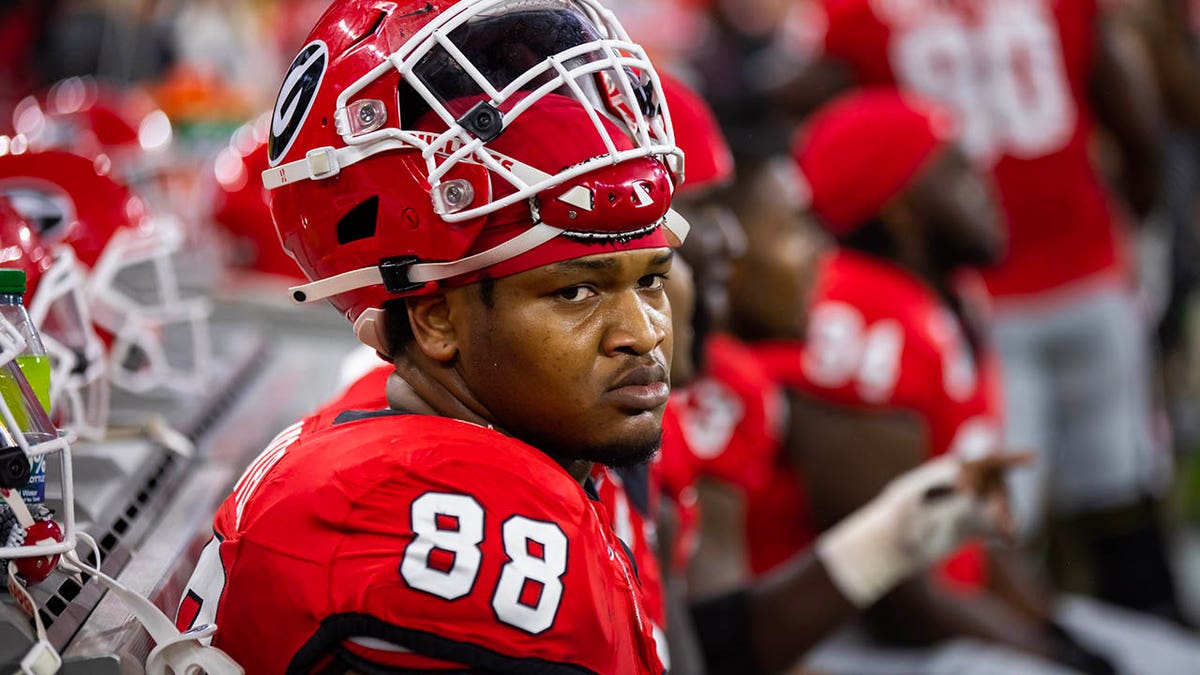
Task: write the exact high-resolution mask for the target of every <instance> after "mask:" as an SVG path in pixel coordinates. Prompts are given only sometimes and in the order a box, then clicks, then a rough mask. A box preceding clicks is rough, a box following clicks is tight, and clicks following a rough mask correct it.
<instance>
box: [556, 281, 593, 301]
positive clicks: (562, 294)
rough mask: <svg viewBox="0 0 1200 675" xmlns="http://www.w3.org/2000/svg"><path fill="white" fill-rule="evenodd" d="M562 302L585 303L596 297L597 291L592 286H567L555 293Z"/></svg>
mask: <svg viewBox="0 0 1200 675" xmlns="http://www.w3.org/2000/svg"><path fill="white" fill-rule="evenodd" d="M554 295H555V296H556V297H558V298H559V299H560V300H565V301H567V302H583V301H584V300H587V299H588V298H593V297H595V296H596V290H595V289H593V288H592V287H590V286H582V285H580V286H567V287H566V288H560V289H559V290H557V291H555V292H554Z"/></svg>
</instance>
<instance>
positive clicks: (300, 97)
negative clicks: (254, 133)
mask: <svg viewBox="0 0 1200 675" xmlns="http://www.w3.org/2000/svg"><path fill="white" fill-rule="evenodd" d="M328 64H329V49H328V48H327V47H326V46H325V43H324V42H321V41H320V40H317V41H315V42H310V43H309V44H307V45H305V46H304V48H303V49H301V50H300V54H299V55H298V56H296V60H295V61H292V65H291V67H290V68H288V71H287V75H286V76H285V77H284V78H283V86H282V87H280V88H279V98H277V99H275V111H274V113H272V114H271V139H270V141H269V142H268V144H267V157H268V158H269V159H270V162H271V166H275V165H276V164H278V163H279V160H281V159H283V156H284V155H286V154H287V152H288V150H290V149H291V147H292V142H293V141H295V140H296V132H297V131H299V130H300V127H301V126H302V125H303V124H304V120H305V118H307V117H308V113H309V111H310V110H312V104H313V100H314V99H316V97H317V90H318V89H320V88H321V80H322V79H323V78H324V77H325V67H326V66H327V65H328Z"/></svg>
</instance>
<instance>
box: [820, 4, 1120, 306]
mask: <svg viewBox="0 0 1200 675" xmlns="http://www.w3.org/2000/svg"><path fill="white" fill-rule="evenodd" d="M824 2H825V9H826V12H827V33H826V38H825V51H826V53H827V54H828V55H830V56H833V57H835V58H837V59H839V60H841V61H843V62H845V63H847V64H849V65H850V67H851V69H852V71H853V72H854V73H855V75H856V78H857V80H858V81H859V82H860V83H862V84H900V85H903V86H905V87H908V88H911V89H913V90H915V91H919V92H922V93H924V94H925V95H927V96H930V97H932V98H935V99H937V100H940V101H942V102H943V103H945V104H947V105H949V106H951V107H952V108H954V109H955V110H957V111H958V112H959V114H960V116H961V122H962V125H963V141H964V145H965V146H966V149H967V151H968V152H969V153H970V154H971V155H972V156H973V157H975V158H976V159H977V160H978V161H979V162H980V163H981V164H982V165H983V166H985V167H989V168H990V169H991V171H992V175H993V177H994V179H995V185H996V188H997V190H998V192H999V197H1000V204H1001V207H1002V210H1003V213H1004V216H1005V220H1006V222H1007V227H1008V232H1009V251H1008V255H1007V257H1006V258H1005V260H1004V262H1003V263H1002V264H1001V265H1000V266H999V267H997V268H996V269H994V270H989V271H988V273H987V274H986V276H985V281H986V282H987V284H988V288H989V290H990V291H991V292H992V294H993V295H996V296H1017V295H1030V294H1035V293H1039V292H1042V291H1045V290H1049V289H1053V288H1057V287H1060V286H1062V285H1064V284H1067V283H1070V282H1073V281H1077V280H1080V279H1084V278H1087V277H1091V276H1095V275H1102V274H1110V275H1111V274H1115V273H1117V272H1118V271H1120V270H1121V268H1122V263H1121V255H1120V247H1119V246H1118V241H1119V240H1118V234H1117V226H1116V219H1115V216H1114V212H1113V210H1112V208H1111V203H1110V201H1109V200H1110V197H1109V195H1108V192H1107V190H1106V189H1105V186H1104V183H1103V181H1102V179H1101V177H1100V175H1099V173H1098V171H1097V170H1096V168H1095V167H1094V166H1093V164H1092V161H1091V158H1090V156H1089V153H1088V140H1089V138H1090V137H1091V135H1092V133H1093V127H1094V120H1093V114H1092V112H1091V106H1090V104H1089V103H1088V99H1087V85H1088V79H1089V77H1090V75H1091V68H1092V62H1093V59H1094V52H1095V45H1094V44H1093V43H1094V41H1095V40H1094V36H1095V25H1096V21H1097V13H1098V9H1097V7H1096V0H824Z"/></svg>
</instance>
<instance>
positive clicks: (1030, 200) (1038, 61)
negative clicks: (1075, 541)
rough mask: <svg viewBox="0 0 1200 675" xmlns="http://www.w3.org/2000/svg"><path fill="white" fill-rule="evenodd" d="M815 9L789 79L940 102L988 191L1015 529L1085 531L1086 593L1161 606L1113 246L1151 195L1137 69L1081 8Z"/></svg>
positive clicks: (1006, 1) (1121, 281)
mask: <svg viewBox="0 0 1200 675" xmlns="http://www.w3.org/2000/svg"><path fill="white" fill-rule="evenodd" d="M820 5H821V7H822V8H823V10H824V16H823V19H822V23H823V25H824V27H825V33H824V40H823V41H822V42H821V43H820V44H819V45H818V48H819V50H820V51H821V54H820V56H819V58H817V59H816V60H815V61H814V64H813V65H812V66H811V67H810V68H809V69H808V70H807V71H806V72H807V73H810V74H812V77H811V78H809V77H808V76H807V75H805V76H801V77H800V78H799V79H798V80H797V81H796V83H795V84H796V86H797V87H800V88H803V87H804V86H805V84H804V82H806V81H808V82H813V81H815V82H820V83H826V82H828V81H829V80H830V79H831V78H830V76H829V73H831V72H840V73H842V74H843V75H846V74H848V75H849V79H850V80H851V81H852V82H854V83H857V84H880V85H902V86H905V87H907V88H909V89H912V90H914V91H917V92H920V93H922V94H925V95H927V96H929V97H931V98H933V99H934V100H937V101H940V102H942V103H944V104H945V105H947V106H949V107H950V108H952V109H953V110H954V111H955V113H956V114H958V115H959V116H960V118H961V120H962V124H963V146H964V149H965V150H966V151H967V153H968V156H969V157H970V159H972V160H973V161H974V162H975V163H976V164H977V165H978V166H980V167H982V168H984V169H986V170H988V171H990V173H991V177H992V179H993V180H994V182H995V184H996V187H997V188H998V191H999V203H1000V206H1001V209H1002V215H1003V221H1004V224H1005V229H1006V232H1007V239H1008V242H1009V243H1008V249H1007V252H1006V253H1005V255H1004V256H1003V257H1002V259H1001V260H1000V262H999V264H998V265H996V266H994V267H993V268H991V269H989V270H987V271H986V272H985V273H984V283H985V284H986V287H987V290H988V293H989V294H990V296H991V297H992V302H993V307H994V315H995V320H994V322H993V324H992V326H993V327H992V331H993V333H994V335H993V337H994V340H995V343H996V346H997V348H998V351H999V353H1000V357H1001V359H1000V366H1001V367H1002V368H1003V369H1004V370H1005V373H1004V375H1005V376H1004V393H1003V396H1004V398H1005V408H1006V410H1007V411H1008V412H1009V413H1010V414H1009V415H1007V416H1006V428H1005V439H1006V442H1007V443H1008V444H1009V445H1010V446H1012V447H1022V448H1029V449H1031V450H1033V451H1035V453H1037V454H1036V455H1035V461H1034V462H1033V463H1032V464H1031V465H1030V467H1028V468H1026V469H1023V470H1021V471H1018V472H1015V473H1014V474H1013V480H1012V483H1013V489H1014V493H1013V499H1014V502H1013V504H1014V514H1015V516H1016V518H1017V521H1018V523H1019V525H1020V526H1021V528H1022V531H1023V533H1024V535H1025V537H1026V538H1029V537H1032V536H1034V535H1035V534H1039V533H1041V532H1043V529H1042V527H1041V525H1042V523H1043V522H1044V521H1045V518H1047V517H1053V518H1055V519H1057V520H1059V521H1061V522H1063V523H1064V525H1063V527H1062V528H1061V529H1063V530H1064V531H1072V532H1076V533H1086V542H1084V545H1083V547H1082V548H1083V549H1085V550H1086V551H1087V552H1088V555H1087V556H1085V557H1086V559H1087V560H1088V561H1089V562H1090V566H1091V567H1090V568H1091V569H1092V570H1093V574H1094V578H1095V588H1094V590H1095V592H1096V593H1097V594H1098V595H1099V596H1100V597H1102V598H1107V599H1109V600H1112V601H1114V602H1118V603H1120V604H1124V605H1127V606H1130V607H1134V608H1141V609H1163V610H1164V611H1166V612H1168V613H1176V612H1175V611H1174V610H1173V609H1172V608H1173V606H1174V598H1173V596H1174V585H1173V582H1172V575H1171V572H1170V569H1169V566H1168V565H1167V561H1166V559H1165V550H1164V540H1163V535H1162V533H1161V531H1160V529H1159V526H1158V522H1157V518H1156V517H1155V515H1154V508H1153V501H1152V499H1153V498H1154V497H1155V496H1157V495H1159V494H1160V493H1161V491H1162V489H1163V488H1164V487H1165V486H1166V485H1168V484H1169V479H1170V474H1169V461H1168V458H1167V457H1165V456H1164V454H1163V453H1162V452H1161V448H1159V447H1157V446H1155V444H1153V443H1152V440H1151V436H1150V419H1149V413H1150V399H1149V375H1148V371H1147V361H1148V357H1147V349H1146V344H1147V335H1148V331H1149V329H1148V327H1147V325H1146V324H1147V321H1146V320H1145V319H1144V317H1143V316H1141V315H1140V314H1139V310H1138V308H1137V307H1136V305H1135V303H1134V300H1133V295H1132V292H1131V288H1130V283H1129V276H1130V274H1129V272H1130V267H1129V264H1128V252H1127V250H1126V247H1125V246H1124V243H1123V240H1124V232H1123V230H1125V229H1127V228H1126V226H1127V224H1128V223H1129V222H1130V221H1136V220H1139V219H1143V218H1145V217H1147V216H1148V214H1149V213H1150V211H1151V209H1152V207H1153V206H1154V205H1155V200H1156V199H1157V197H1158V196H1159V182H1160V181H1159V174H1160V170H1159V169H1160V164H1159V140H1160V137H1161V129H1160V127H1161V124H1160V120H1159V117H1160V115H1159V111H1158V105H1157V103H1158V100H1157V98H1156V96H1155V95H1154V91H1153V87H1151V86H1146V83H1148V82H1150V81H1151V80H1152V75H1151V74H1150V73H1149V72H1145V71H1146V69H1145V68H1139V64H1140V63H1141V62H1140V61H1139V60H1138V59H1137V58H1133V57H1131V55H1130V54H1129V52H1128V50H1127V49H1124V48H1123V47H1124V45H1123V44H1122V43H1121V42H1120V40H1118V39H1117V38H1116V37H1115V36H1114V33H1113V31H1112V30H1111V29H1110V26H1109V25H1108V22H1107V21H1106V20H1105V17H1104V16H1103V14H1102V12H1101V10H1100V7H1099V6H1098V5H1099V3H1098V2H1096V0H1060V1H1051V0H1019V1H1012V0H969V1H966V2H940V1H938V0H917V1H915V2H900V1H896V0H821V3H820ZM817 73H821V74H820V75H817ZM784 89H785V90H786V89H787V87H784ZM784 98H789V97H787V96H785V97H784ZM792 98H794V97H792ZM1097 130H1103V131H1104V132H1106V134H1107V135H1108V137H1109V138H1111V140H1112V141H1113V144H1112V146H1113V147H1114V148H1115V149H1116V150H1117V153H1116V156H1117V158H1118V159H1119V162H1116V164H1118V165H1119V166H1120V168H1121V171H1120V176H1119V178H1120V181H1119V185H1120V186H1121V188H1122V189H1121V193H1120V194H1119V195H1116V196H1119V197H1121V198H1123V202H1124V204H1125V205H1126V206H1127V208H1126V206H1114V205H1115V204H1117V203H1118V202H1119V201H1121V200H1118V199H1114V195H1113V194H1112V192H1113V191H1112V189H1111V188H1110V187H1109V186H1108V184H1106V182H1105V180H1104V178H1103V177H1102V175H1101V172H1100V170H1099V168H1098V167H1097V165H1096V164H1095V163H1094V162H1093V159H1092V156H1091V155H1090V154H1089V139H1090V138H1092V136H1093V133H1094V132H1095V131H1097ZM1130 211H1131V212H1132V217H1131V216H1130V215H1129V212H1130ZM1060 355H1061V356H1060ZM1132 523H1136V525H1132ZM1130 579H1138V582H1137V583H1129V582H1128V580H1130Z"/></svg>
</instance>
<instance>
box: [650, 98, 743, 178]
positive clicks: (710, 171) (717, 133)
mask: <svg viewBox="0 0 1200 675" xmlns="http://www.w3.org/2000/svg"><path fill="white" fill-rule="evenodd" d="M662 86H663V93H664V94H665V95H666V97H667V105H669V106H671V122H672V124H674V126H675V142H676V143H677V144H678V145H679V149H680V150H682V151H683V154H684V156H685V157H687V181H685V182H684V184H683V185H681V186H679V192H680V194H695V193H698V192H701V191H703V190H708V189H711V188H717V187H721V186H722V185H725V184H728V183H729V182H730V181H731V180H733V151H732V150H730V148H729V141H727V140H725V134H723V133H721V127H720V125H719V124H717V118H716V116H715V115H713V111H712V108H711V107H709V105H708V103H707V102H705V100H704V99H703V98H702V97H701V96H700V94H698V93H697V92H696V91H695V90H693V89H692V88H691V87H689V86H688V85H687V84H685V83H684V82H683V81H682V80H679V79H677V78H675V77H672V76H671V75H668V74H663V76H662Z"/></svg>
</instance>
